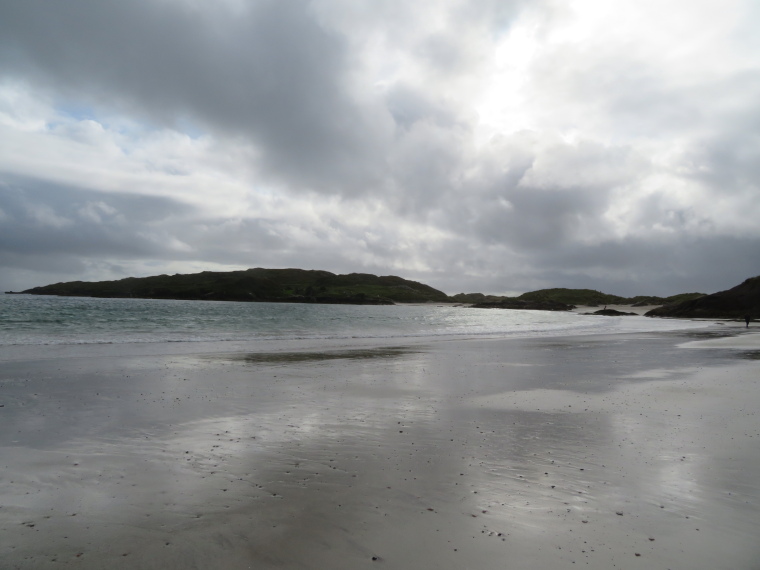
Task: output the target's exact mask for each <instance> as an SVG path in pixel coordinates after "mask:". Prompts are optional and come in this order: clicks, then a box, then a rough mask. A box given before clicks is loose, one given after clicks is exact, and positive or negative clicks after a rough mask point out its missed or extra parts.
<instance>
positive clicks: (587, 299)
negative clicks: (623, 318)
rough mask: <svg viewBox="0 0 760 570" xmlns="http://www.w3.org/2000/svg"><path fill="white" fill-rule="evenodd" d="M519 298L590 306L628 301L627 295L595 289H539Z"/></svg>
mask: <svg viewBox="0 0 760 570" xmlns="http://www.w3.org/2000/svg"><path fill="white" fill-rule="evenodd" d="M517 298H518V299H522V300H523V301H558V302H560V303H565V304H566V305H586V306H590V307H593V306H595V305H622V304H625V302H626V298H625V297H618V296H617V295H608V294H606V293H602V292H601V291H594V290H593V289H539V290H538V291H530V292H529V293H523V294H522V295H520V296H519V297H517Z"/></svg>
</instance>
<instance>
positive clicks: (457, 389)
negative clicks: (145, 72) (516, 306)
mask: <svg viewBox="0 0 760 570" xmlns="http://www.w3.org/2000/svg"><path fill="white" fill-rule="evenodd" d="M722 328H723V329H725V330H718V329H717V327H712V328H709V329H706V330H704V331H691V332H678V333H656V334H655V333H650V334H634V335H615V336H606V337H591V336H587V337H575V338H552V339H511V340H487V339H480V340H457V341H440V340H439V341H436V342H432V341H431V342H427V343H425V342H419V343H408V344H405V345H403V346H402V345H394V346H390V347H389V346H373V345H371V343H366V342H365V343H364V344H362V345H350V346H349V345H344V346H339V345H329V346H328V345H325V346H315V345H309V346H305V345H304V346H300V345H295V344H292V345H291V346H278V347H277V350H268V351H266V352H261V351H260V350H259V351H258V352H257V351H253V350H237V351H236V352H219V351H212V350H209V349H208V347H206V350H205V351H202V353H199V354H189V353H187V350H186V348H182V350H184V351H185V352H186V354H157V353H156V348H155V347H151V348H150V350H149V351H148V350H145V351H143V353H142V354H138V352H139V350H138V351H137V352H136V351H135V350H136V349H134V347H132V348H128V347H114V346H111V347H103V348H99V349H98V348H88V349H86V350H84V349H82V350H76V349H74V348H70V349H66V348H64V349H60V348H59V349H55V350H51V351H44V350H43V351H41V352H40V353H39V356H38V357H32V356H30V355H22V356H18V355H17V356H16V357H15V358H14V359H7V360H5V361H4V362H2V363H1V366H0V406H2V407H0V466H2V472H1V474H0V533H1V534H0V536H2V539H0V560H1V561H2V563H1V564H0V566H2V568H23V569H27V568H29V569H31V568H34V569H39V568H59V567H62V566H63V567H73V568H87V569H95V568H98V569H99V568H116V569H118V568H145V569H153V568H155V569H159V568H160V569H167V568H177V569H189V568H198V569H215V568H225V569H243V568H255V569H269V568H288V569H290V568H294V569H295V568H331V569H332V568H336V569H355V568H378V567H385V568H394V569H405V568H410V569H420V568H431V569H432V568H444V569H462V568H476V569H491V568H494V569H496V568H499V569H523V568H546V569H553V568H569V567H578V565H581V566H584V567H590V568H596V569H609V568H622V569H627V568H647V569H652V568H663V569H665V568H670V569H673V570H675V569H695V568H710V569H717V568H731V569H744V568H747V569H749V568H757V567H758V560H760V543H758V541H757V536H758V533H759V532H760V478H758V476H757V473H758V470H759V469H760V413H759V412H758V409H759V408H760V375H759V374H758V371H760V362H759V360H760V335H758V334H755V331H753V330H752V329H750V330H749V332H746V331H744V330H741V329H740V328H739V327H737V326H731V325H728V326H724V327H722ZM736 335H738V336H736ZM731 339H733V340H731ZM238 348H240V347H238ZM165 350H173V351H174V352H178V351H179V350H180V349H179V348H177V347H170V346H168V345H167V347H166V348H165Z"/></svg>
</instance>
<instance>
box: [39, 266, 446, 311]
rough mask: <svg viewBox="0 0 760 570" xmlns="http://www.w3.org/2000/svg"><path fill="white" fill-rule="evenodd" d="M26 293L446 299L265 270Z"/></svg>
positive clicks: (322, 275) (417, 287) (355, 276)
mask: <svg viewBox="0 0 760 570" xmlns="http://www.w3.org/2000/svg"><path fill="white" fill-rule="evenodd" d="M24 293H30V294H33V295H61V296H73V297H120V298H123V297H136V298H143V299H196V300H216V301H276V302H301V303H355V304H391V303H393V302H394V301H395V302H426V301H447V300H448V296H447V295H446V294H445V293H443V292H442V291H438V290H437V289H433V288H432V287H430V286H428V285H424V284H422V283H417V282H416V281H410V280H408V279H402V278H401V277H396V276H393V275H389V276H384V277H378V276H377V275H370V274H366V273H351V274H348V275H336V274H334V273H330V272H329V271H311V270H304V269H263V268H256V269H247V270H244V271H228V272H214V271H204V272H203V273H194V274H189V275H180V274H177V275H156V276H153V277H128V278H126V279H120V280H118V281H98V282H83V281H71V282H68V283H56V284H53V285H46V286H44V287H34V288H33V289H28V290H26V291H24Z"/></svg>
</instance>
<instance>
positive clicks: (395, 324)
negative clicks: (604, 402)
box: [0, 295, 703, 346]
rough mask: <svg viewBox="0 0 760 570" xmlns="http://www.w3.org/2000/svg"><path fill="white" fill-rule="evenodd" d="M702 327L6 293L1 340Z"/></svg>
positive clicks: (539, 314) (505, 313)
mask: <svg viewBox="0 0 760 570" xmlns="http://www.w3.org/2000/svg"><path fill="white" fill-rule="evenodd" d="M695 326H703V325H700V324H697V323H691V322H689V321H662V320H657V319H647V318H644V317H624V318H620V317H611V318H607V317H588V316H582V315H577V314H574V313H564V312H548V311H513V310H486V309H472V308H466V307H454V306H435V305H430V306H427V305H422V306H418V305H396V306H374V305H361V306H360V305H316V304H314V305H312V304H293V303H230V302H213V301H171V300H168V301H167V300H153V299H92V298H80V297H44V296H31V295H2V296H0V345H5V346H8V345H44V344H101V343H135V342H147V343H155V342H201V341H245V340H256V339H272V340H277V339H282V340H293V339H350V338H408V337H423V336H484V335H490V336H552V335H561V334H593V333H614V332H628V331H656V330H671V329H676V328H692V327H695Z"/></svg>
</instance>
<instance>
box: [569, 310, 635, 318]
mask: <svg viewBox="0 0 760 570" xmlns="http://www.w3.org/2000/svg"><path fill="white" fill-rule="evenodd" d="M583 314H584V315H603V316H605V317H626V316H629V315H634V316H636V315H638V313H626V312H625V311H616V310H615V309H600V310H598V311H594V312H593V313H583Z"/></svg>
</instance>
